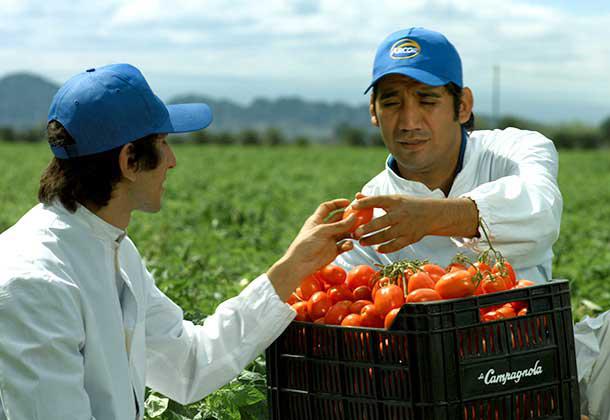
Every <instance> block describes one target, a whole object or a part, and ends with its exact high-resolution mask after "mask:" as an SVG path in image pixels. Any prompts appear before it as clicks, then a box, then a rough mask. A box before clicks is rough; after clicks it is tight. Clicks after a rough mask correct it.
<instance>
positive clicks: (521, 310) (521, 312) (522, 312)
mask: <svg viewBox="0 0 610 420" xmlns="http://www.w3.org/2000/svg"><path fill="white" fill-rule="evenodd" d="M525 315H527V308H523V309H520V310H519V312H518V313H517V316H525Z"/></svg>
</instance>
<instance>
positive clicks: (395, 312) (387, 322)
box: [383, 308, 400, 330]
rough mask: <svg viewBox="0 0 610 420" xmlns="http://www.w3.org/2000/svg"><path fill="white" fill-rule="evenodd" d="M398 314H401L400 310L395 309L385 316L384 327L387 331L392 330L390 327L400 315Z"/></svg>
mask: <svg viewBox="0 0 610 420" xmlns="http://www.w3.org/2000/svg"><path fill="white" fill-rule="evenodd" d="M398 312H400V308H394V309H392V310H391V311H390V312H388V314H387V315H386V316H385V320H384V322H383V326H384V327H385V329H386V330H389V329H390V327H391V326H392V324H393V323H394V319H395V318H396V315H398Z"/></svg>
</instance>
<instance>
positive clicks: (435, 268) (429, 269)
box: [421, 264, 447, 282]
mask: <svg viewBox="0 0 610 420" xmlns="http://www.w3.org/2000/svg"><path fill="white" fill-rule="evenodd" d="M421 268H422V269H423V270H424V271H425V272H426V273H428V274H429V275H430V278H431V279H432V280H434V282H436V281H438V279H440V278H441V277H443V276H444V275H445V274H447V272H446V271H445V269H444V268H443V267H441V266H440V265H437V264H424V265H422V266H421Z"/></svg>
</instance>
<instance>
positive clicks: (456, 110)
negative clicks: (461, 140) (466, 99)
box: [445, 82, 474, 132]
mask: <svg viewBox="0 0 610 420" xmlns="http://www.w3.org/2000/svg"><path fill="white" fill-rule="evenodd" d="M445 89H447V92H449V95H451V96H452V97H453V116H454V118H455V119H456V120H457V119H458V118H459V116H460V101H461V99H462V95H463V94H464V89H463V88H461V87H459V86H458V85H456V84H455V83H453V82H449V83H447V84H446V85H445ZM462 127H464V128H465V129H466V131H468V132H471V131H472V130H474V112H471V113H470V118H468V121H466V122H465V123H463V124H462Z"/></svg>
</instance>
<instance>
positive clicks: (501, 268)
mask: <svg viewBox="0 0 610 420" xmlns="http://www.w3.org/2000/svg"><path fill="white" fill-rule="evenodd" d="M491 271H492V273H494V274H496V273H499V274H500V275H501V276H502V277H504V279H505V280H507V281H506V284H507V285H508V288H509V289H510V288H511V287H514V286H515V285H516V284H517V276H516V274H515V270H514V269H513V266H512V265H511V264H510V263H509V262H508V261H506V260H504V264H501V263H499V262H497V263H495V264H494V267H493V269H492V270H491Z"/></svg>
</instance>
